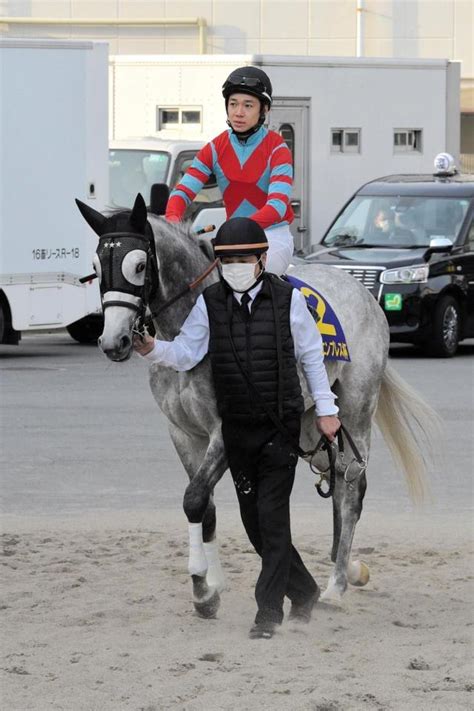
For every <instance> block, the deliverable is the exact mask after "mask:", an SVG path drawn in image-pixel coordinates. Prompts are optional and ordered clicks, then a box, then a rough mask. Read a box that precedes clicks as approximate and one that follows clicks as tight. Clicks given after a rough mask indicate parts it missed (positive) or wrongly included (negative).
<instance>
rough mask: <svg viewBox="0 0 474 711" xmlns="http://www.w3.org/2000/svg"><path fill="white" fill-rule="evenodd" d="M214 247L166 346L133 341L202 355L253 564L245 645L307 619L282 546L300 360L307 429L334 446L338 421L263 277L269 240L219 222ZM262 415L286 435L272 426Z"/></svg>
mask: <svg viewBox="0 0 474 711" xmlns="http://www.w3.org/2000/svg"><path fill="white" fill-rule="evenodd" d="M213 243H214V253H215V256H216V258H218V259H219V262H220V275H221V278H220V280H219V281H218V282H217V283H215V284H212V285H211V286H209V287H208V288H207V289H205V290H204V292H203V294H201V295H200V296H199V297H198V299H197V301H196V303H195V305H194V307H193V308H192V310H191V312H190V314H189V316H188V317H187V319H186V321H185V322H184V324H183V327H182V328H181V331H180V333H179V334H178V336H177V337H176V338H175V339H174V340H173V341H158V340H154V339H153V338H151V337H150V336H145V338H144V339H143V340H141V339H140V338H138V337H135V340H134V348H135V350H136V351H137V352H138V353H139V354H140V355H142V356H144V357H145V358H146V359H147V360H149V361H152V362H155V363H161V364H162V365H165V366H167V367H170V368H174V369H175V370H178V371H185V370H190V369H191V368H193V367H194V366H196V365H197V364H198V363H199V362H200V361H201V360H202V359H203V358H204V356H205V355H206V354H207V353H209V357H210V361H211V368H212V374H213V380H214V386H215V392H216V399H217V408H218V411H219V415H220V416H221V419H222V435H223V440H224V445H225V448H226V453H227V458H228V462H229V467H230V471H231V474H232V478H233V480H234V484H235V488H236V491H237V497H238V500H239V505H240V514H241V517H242V522H243V524H244V526H245V530H246V532H247V535H248V537H249V539H250V541H251V543H252V545H253V546H254V548H255V550H256V551H257V553H258V554H259V555H260V556H261V558H262V568H261V572H260V575H259V577H258V580H257V584H256V588H255V597H256V600H257V606H258V611H257V615H256V618H255V624H254V626H253V627H252V628H251V630H250V637H251V638H262V637H263V638H270V637H272V636H273V634H274V631H275V628H276V626H277V625H279V624H281V622H282V620H283V600H284V597H285V595H287V597H288V598H289V599H290V600H291V603H292V605H291V610H290V619H294V620H299V621H302V622H309V620H310V618H311V611H312V608H313V606H314V604H315V603H316V601H317V599H318V597H319V588H318V586H317V584H316V582H315V581H314V579H313V577H312V576H311V574H310V573H309V572H308V570H307V569H306V567H305V565H304V563H303V561H302V560H301V557H300V555H299V554H298V552H297V550H296V549H295V547H294V546H293V545H292V542H291V530H290V494H291V490H292V487H293V482H294V477H295V468H296V464H297V459H298V457H297V454H296V452H295V443H298V441H299V434H300V420H301V414H302V413H303V396H302V392H301V388H300V381H299V376H298V371H297V364H298V363H299V364H300V365H301V366H302V368H303V371H304V374H305V377H306V380H307V382H308V386H309V390H310V392H311V394H312V397H313V399H314V402H315V405H316V427H317V428H318V430H319V432H320V433H321V434H323V435H325V436H326V437H327V438H328V439H329V440H331V441H332V440H333V439H334V436H335V434H336V432H337V430H338V429H339V427H340V422H339V419H338V417H337V412H338V408H337V406H336V405H335V403H334V400H335V395H334V394H333V393H332V392H331V389H330V386H329V381H328V377H327V374H326V369H325V366H324V362H323V349H322V340H321V336H320V333H319V331H318V329H317V328H316V327H315V323H314V320H313V318H312V316H311V315H310V313H309V311H308V309H307V308H306V302H305V299H304V297H303V295H302V294H301V293H300V292H299V291H297V290H296V289H293V287H292V286H290V284H289V283H288V282H286V281H284V280H282V279H280V278H278V277H276V276H275V275H273V274H269V273H267V272H266V271H265V262H266V252H267V250H268V241H267V238H266V235H265V232H264V230H263V229H262V227H261V226H260V225H259V224H258V223H257V222H255V221H254V220H251V219H249V218H245V217H237V218H234V219H231V220H229V221H228V222H226V223H224V224H223V225H222V227H221V228H220V229H219V231H218V233H217V236H216V238H215V240H214V241H213ZM270 410H271V412H272V413H274V415H276V416H277V417H278V419H279V420H280V422H281V423H282V425H283V429H284V430H286V431H287V432H288V436H285V435H284V433H283V432H282V431H281V430H280V429H279V428H277V426H276V424H275V423H274V418H273V417H270V416H269V414H268V413H269V411H270Z"/></svg>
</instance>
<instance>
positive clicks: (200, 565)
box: [188, 523, 207, 577]
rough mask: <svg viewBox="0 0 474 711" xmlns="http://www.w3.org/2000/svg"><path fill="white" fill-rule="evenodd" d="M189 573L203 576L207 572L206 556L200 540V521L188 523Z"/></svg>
mask: <svg viewBox="0 0 474 711" xmlns="http://www.w3.org/2000/svg"><path fill="white" fill-rule="evenodd" d="M188 526H189V561H188V572H189V575H199V576H201V577H204V576H205V575H206V573H207V558H206V554H205V552H204V543H203V541H202V523H189V524H188Z"/></svg>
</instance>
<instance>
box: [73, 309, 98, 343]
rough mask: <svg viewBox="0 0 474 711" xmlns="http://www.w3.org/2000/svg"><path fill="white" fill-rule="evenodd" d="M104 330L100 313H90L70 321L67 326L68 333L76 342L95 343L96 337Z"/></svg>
mask: <svg viewBox="0 0 474 711" xmlns="http://www.w3.org/2000/svg"><path fill="white" fill-rule="evenodd" d="M103 330H104V319H103V317H102V314H101V315H96V314H94V315H90V316H85V317H84V318H81V319H79V321H75V322H74V323H70V324H69V326H68V327H67V331H68V333H69V335H70V336H71V337H72V338H74V340H75V341H77V342H78V343H89V344H90V343H92V344H94V345H96V344H97V339H98V338H99V336H100V335H101V333H102V331H103Z"/></svg>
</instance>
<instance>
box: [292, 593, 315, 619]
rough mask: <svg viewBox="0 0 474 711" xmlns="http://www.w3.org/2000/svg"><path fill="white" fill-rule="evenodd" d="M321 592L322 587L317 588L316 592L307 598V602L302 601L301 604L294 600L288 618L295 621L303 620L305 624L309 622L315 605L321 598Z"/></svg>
mask: <svg viewBox="0 0 474 711" xmlns="http://www.w3.org/2000/svg"><path fill="white" fill-rule="evenodd" d="M320 593H321V591H320V589H319V588H317V589H316V590H315V591H314V593H312V595H311V596H310V597H308V598H307V600H306V601H305V602H301V603H299V604H296V603H294V602H292V603H291V608H290V614H289V615H288V619H289V620H292V621H293V622H303V623H305V624H308V622H309V621H310V619H311V613H312V612H313V607H314V606H315V605H316V603H317V602H318V600H319V595H320Z"/></svg>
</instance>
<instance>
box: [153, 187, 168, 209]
mask: <svg viewBox="0 0 474 711" xmlns="http://www.w3.org/2000/svg"><path fill="white" fill-rule="evenodd" d="M169 196H170V189H169V187H168V186H167V185H166V183H153V185H152V186H151V190H150V212H152V213H153V214H154V215H164V214H165V212H166V205H167V204H168V198H169Z"/></svg>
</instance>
